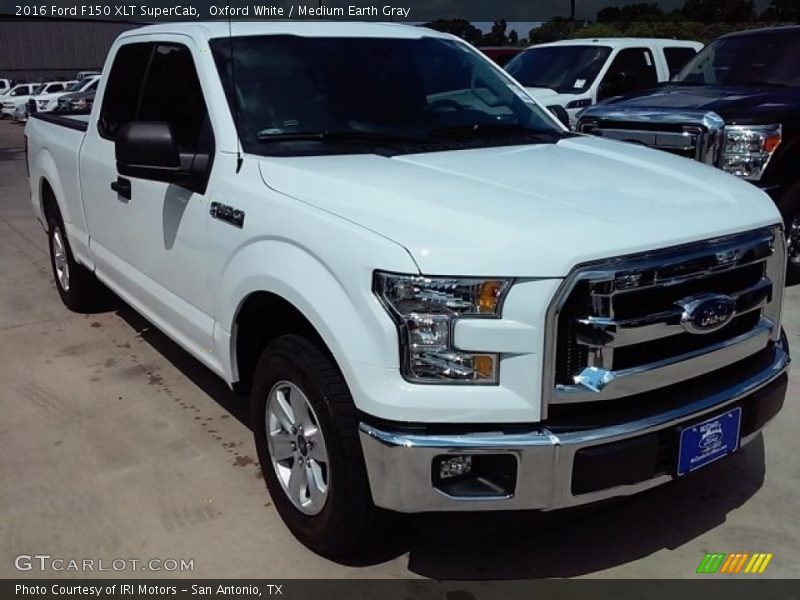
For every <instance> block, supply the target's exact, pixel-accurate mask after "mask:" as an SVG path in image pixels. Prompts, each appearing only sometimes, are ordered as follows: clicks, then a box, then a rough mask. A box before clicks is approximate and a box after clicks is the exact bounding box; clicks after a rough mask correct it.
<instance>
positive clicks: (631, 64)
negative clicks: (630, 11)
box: [506, 38, 703, 124]
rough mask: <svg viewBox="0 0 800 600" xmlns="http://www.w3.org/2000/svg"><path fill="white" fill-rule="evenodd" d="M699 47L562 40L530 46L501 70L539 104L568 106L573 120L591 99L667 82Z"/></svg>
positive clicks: (636, 41)
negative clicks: (523, 87) (509, 75)
mask: <svg viewBox="0 0 800 600" xmlns="http://www.w3.org/2000/svg"><path fill="white" fill-rule="evenodd" d="M702 47H703V44H701V43H699V42H691V41H682V40H660V39H643V38H641V39H640V38H603V39H577V40H562V41H559V42H552V43H549V44H537V45H535V46H531V47H530V48H528V49H527V50H525V52H523V53H521V54H519V55H518V56H517V57H516V58H514V59H513V60H511V61H510V62H509V63H508V65H506V71H508V72H509V73H510V74H511V75H512V76H513V77H514V78H515V79H516V80H517V81H519V82H520V83H521V84H522V85H524V86H525V88H526V89H527V90H528V93H529V94H530V95H531V96H533V97H534V98H536V100H538V101H540V102H541V103H542V104H544V105H546V106H552V105H560V106H563V107H564V108H565V109H567V113H568V114H569V117H570V122H571V123H573V124H574V122H575V119H576V115H577V114H578V112H580V111H581V110H582V109H584V108H586V107H587V106H591V105H592V104H594V103H595V102H599V101H601V100H604V99H606V98H610V97H612V96H622V95H624V94H630V93H633V92H636V91H639V90H644V89H648V88H651V87H653V86H654V85H656V84H657V83H659V82H661V81H667V80H668V79H669V78H670V77H672V75H674V74H676V73H677V72H678V71H680V69H681V68H682V67H683V66H684V65H685V64H686V63H687V61H689V59H691V58H692V57H693V56H694V55H695V54H697V52H698V50H700V49H701V48H702Z"/></svg>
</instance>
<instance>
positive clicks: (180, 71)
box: [137, 44, 208, 152]
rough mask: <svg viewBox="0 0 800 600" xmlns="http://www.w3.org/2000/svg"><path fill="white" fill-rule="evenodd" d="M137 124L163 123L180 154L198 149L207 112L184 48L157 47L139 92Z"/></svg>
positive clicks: (190, 58) (188, 52)
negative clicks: (143, 122)
mask: <svg viewBox="0 0 800 600" xmlns="http://www.w3.org/2000/svg"><path fill="white" fill-rule="evenodd" d="M137 120H139V121H166V122H167V123H169V124H170V125H171V126H172V131H173V133H174V135H175V141H176V142H177V143H178V148H179V149H180V150H181V151H182V152H197V151H199V150H201V148H200V146H201V145H203V144H202V143H201V136H203V137H205V135H204V134H205V133H206V132H207V130H208V110H207V109H206V103H205V100H204V99H203V92H202V91H201V89H200V80H199V79H198V77H197V70H196V69H195V66H194V61H193V60H192V55H191V52H190V51H189V49H188V48H187V47H186V46H182V45H180V44H159V45H158V46H157V47H156V50H155V53H154V54H153V60H152V62H151V63H150V69H149V70H148V72H147V79H146V81H145V84H144V89H143V90H142V103H141V106H140V108H139V114H138V116H137Z"/></svg>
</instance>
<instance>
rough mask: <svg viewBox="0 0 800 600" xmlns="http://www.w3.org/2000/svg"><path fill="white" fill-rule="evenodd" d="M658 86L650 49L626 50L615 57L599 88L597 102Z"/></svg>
mask: <svg viewBox="0 0 800 600" xmlns="http://www.w3.org/2000/svg"><path fill="white" fill-rule="evenodd" d="M656 85H658V72H657V71H656V63H655V61H654V60H653V53H652V52H651V51H650V49H649V48H625V49H624V50H620V51H619V52H618V53H617V55H616V56H615V57H614V61H613V62H612V63H611V66H609V68H608V71H606V73H605V75H603V80H602V81H601V82H600V85H599V86H598V88H597V101H598V102H600V101H601V100H605V99H606V98H613V97H614V96H624V95H626V94H633V93H634V92H639V91H641V90H646V89H650V88H653V87H655V86H656Z"/></svg>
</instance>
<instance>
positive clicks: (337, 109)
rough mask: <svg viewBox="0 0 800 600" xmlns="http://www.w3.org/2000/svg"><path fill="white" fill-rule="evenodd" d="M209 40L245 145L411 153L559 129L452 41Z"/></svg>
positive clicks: (526, 138) (282, 150)
mask: <svg viewBox="0 0 800 600" xmlns="http://www.w3.org/2000/svg"><path fill="white" fill-rule="evenodd" d="M231 43H232V44H233V50H232V51H231ZM211 49H212V52H213V55H214V59H215V62H216V64H217V68H218V70H219V73H220V76H221V79H222V81H223V85H224V86H225V89H226V93H227V95H228V102H229V104H230V105H231V106H232V107H233V98H235V99H236V111H235V112H234V114H235V117H236V120H237V127H238V130H239V135H240V138H241V141H242V145H243V147H244V148H245V150H246V151H247V152H252V153H256V154H298V153H302V154H315V153H342V152H351V153H352V152H356V151H363V146H374V145H394V146H397V147H399V146H403V147H404V148H403V149H400V150H398V151H399V152H417V151H429V150H441V149H450V148H453V147H459V148H460V147H465V145H466V147H476V146H489V145H510V144H514V143H516V144H526V143H533V142H534V141H540V142H541V141H543V140H544V139H545V138H547V140H548V141H552V140H554V139H559V138H560V137H561V136H562V135H563V134H564V132H563V130H562V129H561V128H560V127H559V126H558V125H557V124H556V122H555V121H554V120H553V118H552V117H551V116H550V115H549V114H547V113H546V112H545V111H544V109H542V108H540V107H539V106H538V105H537V104H536V103H535V102H533V101H532V100H531V99H530V98H529V97H528V95H527V94H526V93H525V91H524V90H523V89H522V88H520V87H519V86H518V85H516V84H515V83H514V82H513V80H511V79H510V78H507V77H505V76H504V74H503V72H502V71H500V70H499V69H498V68H497V67H495V66H494V65H492V64H491V63H490V62H489V60H488V59H486V58H485V57H483V56H481V55H480V54H478V53H477V52H475V51H473V50H471V49H470V48H469V47H468V46H466V45H465V44H462V43H459V42H457V41H451V40H445V39H440V38H434V37H421V38H415V39H405V38H367V37H365V38H343V37H331V38H324V37H300V36H293V35H266V36H246V37H235V38H233V40H232V42H231V39H229V38H220V39H215V40H212V41H211ZM232 59H233V60H232ZM232 62H233V67H234V68H233V69H232V68H231V64H232ZM234 75H235V85H233V83H232V82H233V79H234ZM534 138H536V139H534ZM359 145H361V146H362V148H360V149H359V148H358V146H359Z"/></svg>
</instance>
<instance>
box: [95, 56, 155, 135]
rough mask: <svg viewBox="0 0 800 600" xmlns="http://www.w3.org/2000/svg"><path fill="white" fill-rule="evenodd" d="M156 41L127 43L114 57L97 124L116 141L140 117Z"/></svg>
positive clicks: (101, 133) (101, 130)
mask: <svg viewBox="0 0 800 600" xmlns="http://www.w3.org/2000/svg"><path fill="white" fill-rule="evenodd" d="M152 51H153V44H126V45H125V46H122V47H121V48H120V49H119V50H118V51H117V55H116V56H115V57H114V63H113V64H112V65H111V72H110V74H109V76H108V84H107V85H106V91H105V94H104V95H103V106H102V108H101V109H100V118H99V121H98V124H97V127H98V130H99V132H100V135H101V136H103V137H104V138H106V139H109V140H113V139H114V138H115V137H116V135H117V132H118V131H119V130H120V128H121V127H122V126H123V125H125V124H127V123H129V122H130V121H133V120H134V118H135V117H136V110H137V104H138V101H139V92H140V90H141V89H142V81H143V80H144V74H145V71H146V70H147V63H148V62H149V60H150V55H151V53H152Z"/></svg>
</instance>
